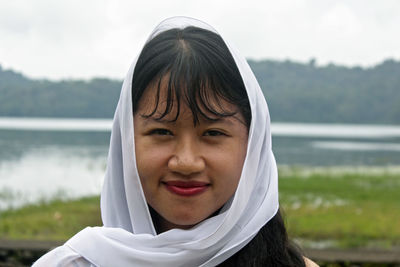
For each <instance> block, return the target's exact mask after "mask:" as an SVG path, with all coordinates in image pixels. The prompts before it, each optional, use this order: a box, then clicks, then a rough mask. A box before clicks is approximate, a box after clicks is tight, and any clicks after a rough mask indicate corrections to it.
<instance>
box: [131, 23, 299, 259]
mask: <svg viewBox="0 0 400 267" xmlns="http://www.w3.org/2000/svg"><path fill="white" fill-rule="evenodd" d="M163 79H167V83H166V84H167V100H166V106H165V110H164V111H163V112H162V113H161V114H157V117H156V118H155V119H162V118H163V117H165V116H166V115H168V114H169V113H170V112H171V111H172V109H173V107H174V105H176V110H177V111H176V114H175V117H174V120H177V119H178V116H179V108H180V103H181V101H182V100H183V101H184V102H185V104H187V105H188V107H189V108H190V109H191V111H192V114H193V120H194V123H195V124H196V123H197V122H198V121H199V117H203V118H205V119H208V120H214V119H216V118H218V117H226V116H232V115H234V114H235V111H233V112H232V111H231V110H224V109H223V108H222V106H221V99H222V100H224V101H227V102H229V103H231V104H234V105H235V106H236V107H237V108H238V111H239V112H240V113H241V114H242V115H243V117H244V120H245V121H244V123H245V124H246V126H247V128H249V127H250V123H251V109H250V104H249V100H248V96H247V93H246V88H245V86H244V83H243V80H242V77H241V75H240V72H239V70H238V68H237V66H236V63H235V60H234V59H233V57H232V55H231V53H230V52H229V49H228V48H227V46H226V44H225V43H224V41H223V40H222V38H221V37H220V36H219V35H218V34H216V33H214V32H211V31H208V30H204V29H200V28H197V27H186V28H184V29H171V30H168V31H165V32H162V33H160V34H158V35H157V36H155V37H154V38H153V39H152V40H150V41H149V42H148V43H147V44H146V45H145V46H144V48H143V50H142V52H141V54H140V56H139V58H138V60H137V63H136V66H135V70H134V73H133V77H132V111H133V113H134V114H135V113H136V111H137V109H138V105H139V101H140V99H141V97H142V95H143V93H144V91H145V90H146V89H147V88H148V87H149V86H150V85H157V86H158V90H157V93H156V106H155V108H154V110H153V111H152V112H151V113H150V114H146V115H145V116H148V117H150V116H153V115H154V114H155V113H156V111H157V108H158V104H159V101H160V99H159V98H160V90H161V82H162V80H163ZM163 82H165V81H164V80H163ZM175 101H176V103H174V102H175ZM150 211H151V212H152V211H153V210H152V209H151V207H150ZM152 213H154V211H153V212H152ZM154 216H155V214H152V217H153V218H155V217H154ZM221 266H253V267H255V266H305V263H304V260H303V258H302V256H301V253H300V252H299V251H298V250H297V249H296V248H295V247H294V246H293V245H292V244H291V243H290V242H289V240H288V236H287V233H286V229H285V225H284V222H283V219H282V216H281V214H280V212H279V211H278V213H277V214H276V215H275V216H274V217H273V218H272V219H271V220H270V221H269V222H268V223H267V224H266V225H265V226H264V227H263V228H262V229H261V230H260V231H259V233H258V234H257V235H256V236H255V237H254V238H253V239H252V240H251V241H250V243H249V244H247V245H246V246H245V247H244V248H242V249H241V250H240V251H239V252H237V253H236V254H235V255H233V256H232V257H231V258H229V259H228V260H227V261H225V262H224V263H222V264H221Z"/></svg>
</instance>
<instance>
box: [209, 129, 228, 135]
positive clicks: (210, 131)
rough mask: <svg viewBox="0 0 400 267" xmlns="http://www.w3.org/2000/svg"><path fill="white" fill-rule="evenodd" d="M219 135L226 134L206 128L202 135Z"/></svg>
mask: <svg viewBox="0 0 400 267" xmlns="http://www.w3.org/2000/svg"><path fill="white" fill-rule="evenodd" d="M221 135H226V134H224V133H223V132H221V131H218V130H208V131H206V132H205V133H204V136H221Z"/></svg>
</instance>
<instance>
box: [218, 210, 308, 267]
mask: <svg viewBox="0 0 400 267" xmlns="http://www.w3.org/2000/svg"><path fill="white" fill-rule="evenodd" d="M218 266H219V267H230V266H235V267H261V266H274V267H306V264H305V262H304V258H303V256H302V254H301V252H300V249H299V248H298V247H297V246H296V245H295V244H294V243H292V242H291V241H290V240H289V238H288V235H287V232H286V228H285V223H284V221H283V218H282V215H281V212H280V210H278V212H277V213H276V214H275V216H274V217H273V218H272V219H271V220H269V221H268V223H267V224H266V225H264V226H263V227H262V228H261V229H260V231H259V232H258V233H257V235H256V236H255V237H254V238H253V239H252V240H251V241H250V242H249V243H248V244H247V245H246V246H245V247H243V248H242V249H241V250H240V251H238V252H237V253H236V254H234V255H233V256H231V257H230V258H229V259H227V260H226V261H224V262H223V263H221V264H220V265H218Z"/></svg>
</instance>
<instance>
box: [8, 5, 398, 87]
mask: <svg viewBox="0 0 400 267" xmlns="http://www.w3.org/2000/svg"><path fill="white" fill-rule="evenodd" d="M177 15H184V16H190V17H195V18H197V19H200V20H203V21H205V22H207V23H209V24H210V25H212V26H213V27H214V28H216V29H217V31H218V32H219V33H220V34H221V35H222V36H224V38H226V39H227V40H229V42H230V43H233V44H234V45H235V46H236V47H237V48H238V49H239V51H241V53H242V54H243V55H244V56H245V57H246V58H249V59H254V60H262V59H270V60H287V59H289V60H292V61H298V62H308V61H309V60H310V59H313V58H314V59H316V62H317V64H318V65H326V64H329V63H334V64H338V65H345V66H362V67H371V66H374V65H376V64H379V63H381V62H382V61H383V60H385V59H388V58H393V59H396V60H400V34H399V32H400V30H399V28H400V1H398V0H379V1H378V0H336V1H333V0H323V1H322V0H280V1H276V0H246V1H245V0H229V1H228V0H201V1H199V0H196V1H190V0H168V1H162V0H160V1H152V0H140V1H136V0H130V1H128V0H125V1H123V0H57V1H54V0H12V1H11V0H0V65H1V66H2V68H3V69H13V70H15V71H18V72H22V73H23V74H24V75H27V76H28V77H31V78H40V79H42V78H46V79H52V80H60V79H90V78H93V77H108V78H115V79H122V78H123V77H124V76H125V74H126V72H127V71H128V68H129V66H130V64H131V62H132V60H133V59H134V57H135V56H136V55H137V54H138V53H139V52H140V49H141V47H142V46H143V43H144V42H145V40H146V39H147V37H148V35H149V34H150V32H151V31H152V30H153V28H154V27H155V26H157V24H158V23H159V22H161V21H162V20H163V19H165V18H168V17H171V16H177Z"/></svg>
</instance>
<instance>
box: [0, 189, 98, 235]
mask: <svg viewBox="0 0 400 267" xmlns="http://www.w3.org/2000/svg"><path fill="white" fill-rule="evenodd" d="M95 225H102V223H101V219H100V201H99V197H87V198H82V199H79V200H73V201H68V202H65V201H62V200H55V201H53V202H51V203H48V204H38V205H30V206H26V207H23V208H20V209H16V210H9V211H5V212H2V213H0V239H37V240H66V239H68V238H69V237H71V236H73V235H74V234H75V233H77V232H78V231H80V230H82V229H83V228H84V227H85V226H95Z"/></svg>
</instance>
